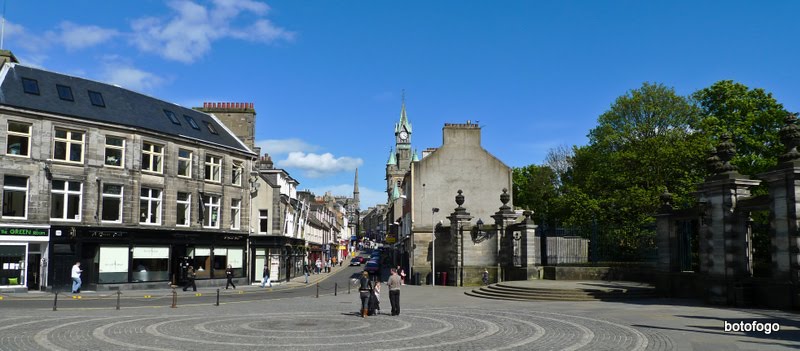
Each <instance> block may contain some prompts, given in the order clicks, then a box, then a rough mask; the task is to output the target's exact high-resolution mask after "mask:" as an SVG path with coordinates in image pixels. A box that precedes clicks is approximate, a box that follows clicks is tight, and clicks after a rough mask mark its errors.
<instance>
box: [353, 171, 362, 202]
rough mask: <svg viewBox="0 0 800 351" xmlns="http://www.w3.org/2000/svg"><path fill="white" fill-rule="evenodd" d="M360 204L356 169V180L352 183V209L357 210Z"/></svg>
mask: <svg viewBox="0 0 800 351" xmlns="http://www.w3.org/2000/svg"><path fill="white" fill-rule="evenodd" d="M360 202H361V201H360V200H359V199H358V168H356V180H355V182H353V208H359V207H360V205H361V204H360Z"/></svg>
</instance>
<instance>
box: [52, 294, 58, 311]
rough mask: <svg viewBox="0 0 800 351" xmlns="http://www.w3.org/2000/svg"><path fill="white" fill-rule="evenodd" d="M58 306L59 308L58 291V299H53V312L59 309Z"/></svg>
mask: <svg viewBox="0 0 800 351" xmlns="http://www.w3.org/2000/svg"><path fill="white" fill-rule="evenodd" d="M56 306H58V291H56V298H55V299H53V311H56V310H57V309H58V308H57V307H56Z"/></svg>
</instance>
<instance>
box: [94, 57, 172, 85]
mask: <svg viewBox="0 0 800 351" xmlns="http://www.w3.org/2000/svg"><path fill="white" fill-rule="evenodd" d="M102 80H103V81H105V82H108V83H111V84H116V85H119V86H121V87H123V88H126V89H130V90H134V91H139V92H146V91H149V90H152V89H153V88H155V87H157V86H159V85H161V84H163V83H164V79H163V78H161V77H159V76H157V75H155V74H153V73H150V72H146V71H142V70H140V69H138V68H135V67H133V66H129V65H126V64H119V63H112V64H106V66H105V68H104V71H103V73H102Z"/></svg>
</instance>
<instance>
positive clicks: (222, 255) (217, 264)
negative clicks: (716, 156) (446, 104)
mask: <svg viewBox="0 0 800 351" xmlns="http://www.w3.org/2000/svg"><path fill="white" fill-rule="evenodd" d="M243 257H244V250H242V249H239V248H220V247H218V248H214V277H216V278H222V277H224V276H225V269H227V268H228V265H231V268H233V276H234V277H237V278H241V277H243V276H244V259H243ZM259 274H260V273H259Z"/></svg>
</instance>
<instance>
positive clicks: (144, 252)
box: [131, 246, 169, 282]
mask: <svg viewBox="0 0 800 351" xmlns="http://www.w3.org/2000/svg"><path fill="white" fill-rule="evenodd" d="M132 268H133V270H132V272H131V273H132V274H131V276H132V279H133V281H134V282H158V281H168V280H169V247H141V246H137V247H134V248H133V266H132Z"/></svg>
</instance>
